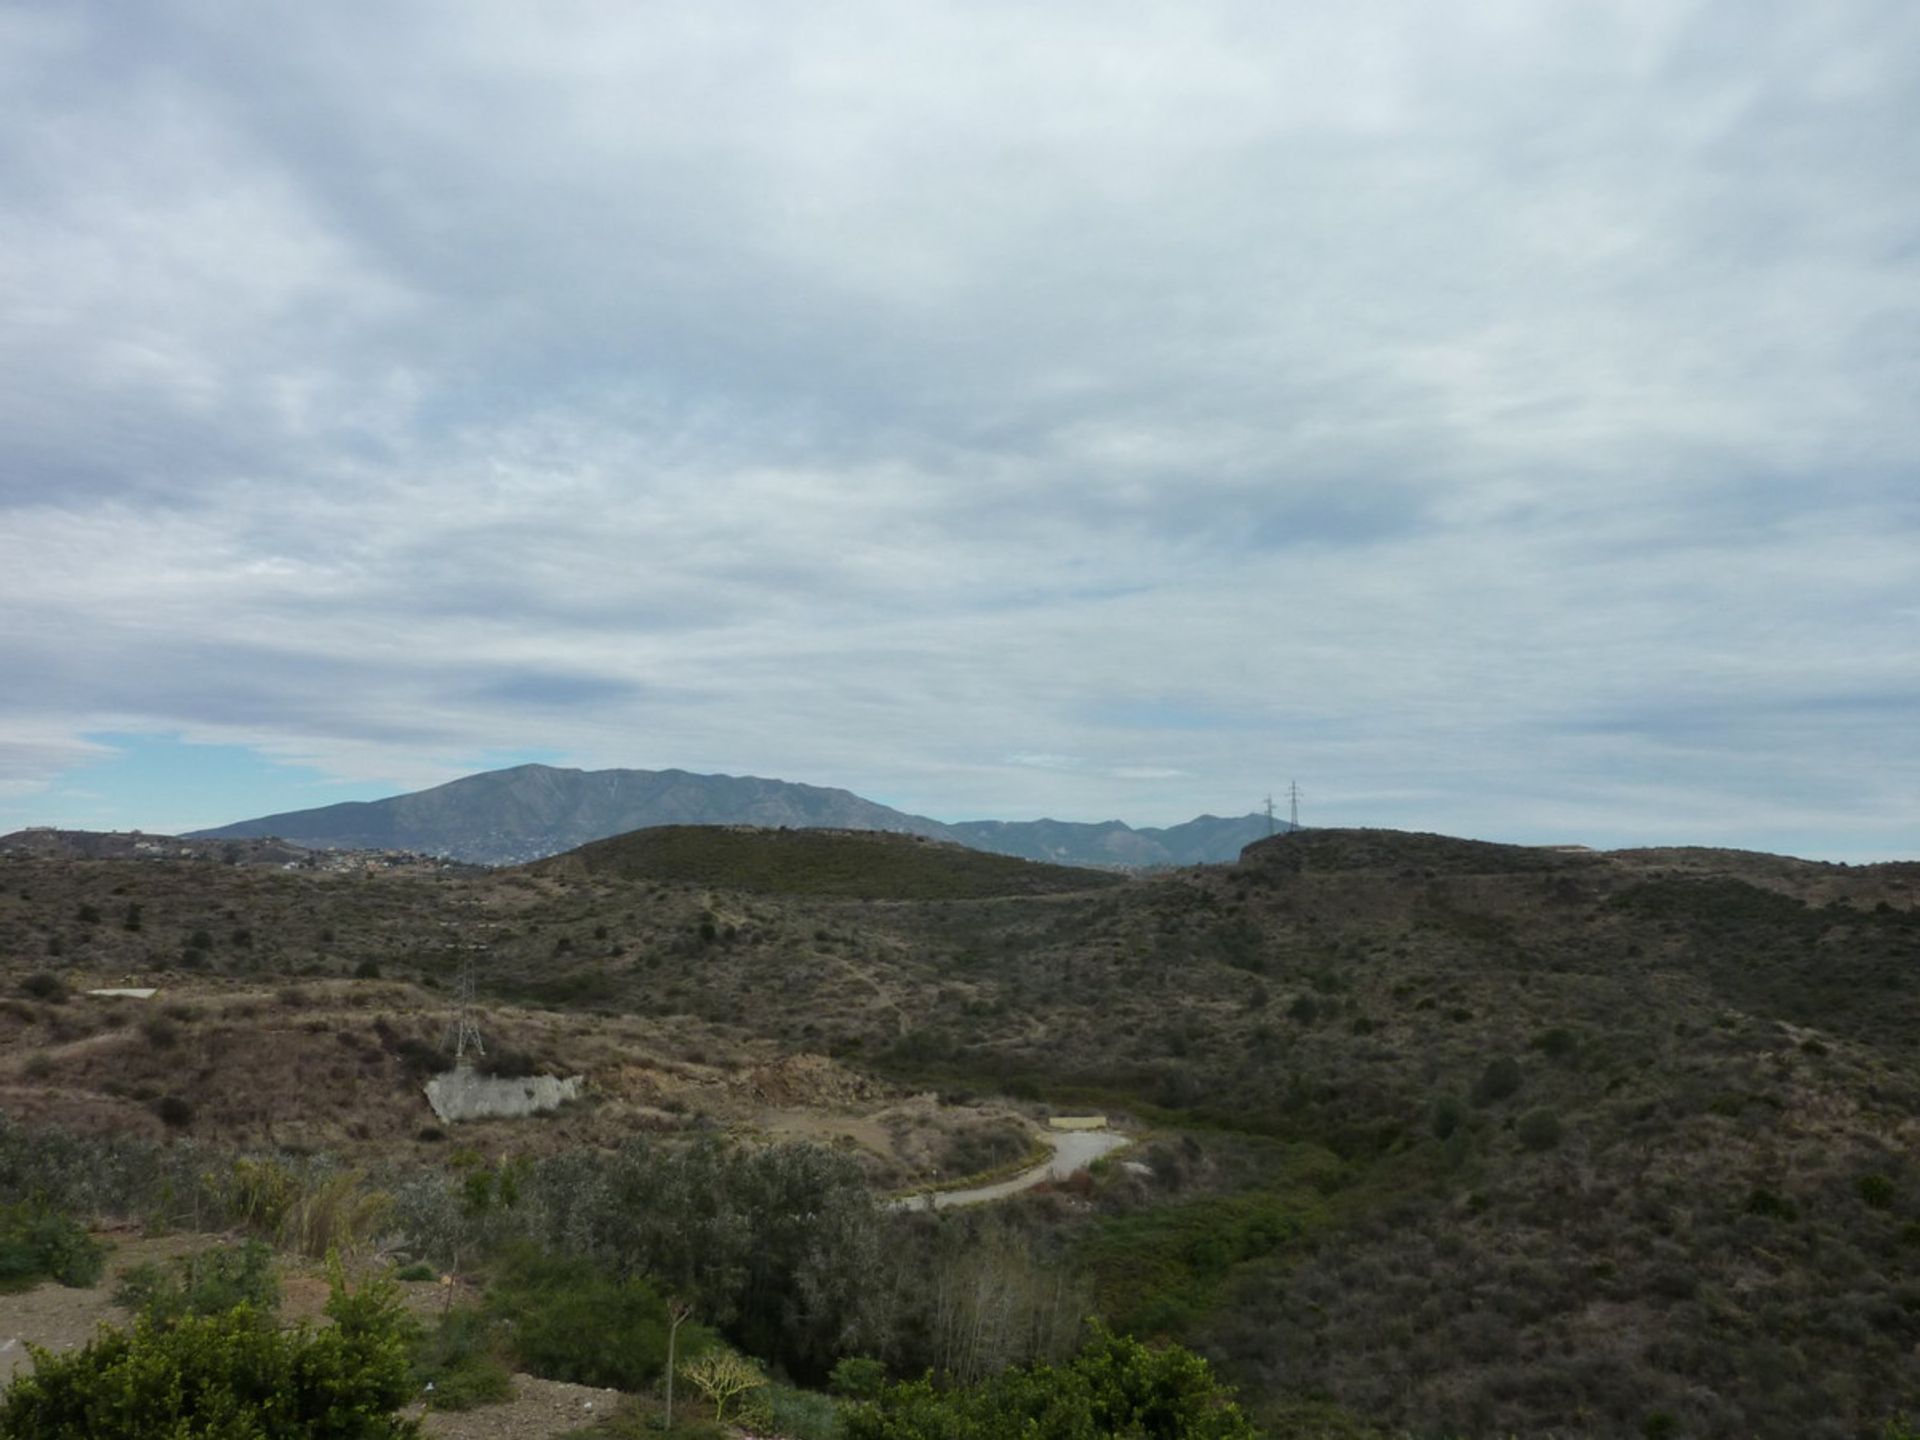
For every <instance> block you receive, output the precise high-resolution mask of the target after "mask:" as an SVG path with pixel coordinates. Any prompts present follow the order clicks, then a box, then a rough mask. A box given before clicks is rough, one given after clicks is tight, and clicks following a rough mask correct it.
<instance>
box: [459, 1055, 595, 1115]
mask: <svg viewBox="0 0 1920 1440" xmlns="http://www.w3.org/2000/svg"><path fill="white" fill-rule="evenodd" d="M584 1083H585V1079H584V1077H582V1076H579V1075H569V1076H568V1077H567V1078H566V1079H564V1080H562V1079H560V1078H559V1077H558V1076H556V1075H528V1076H525V1077H523V1078H521V1079H518V1080H506V1079H501V1078H500V1077H498V1076H490V1075H480V1074H477V1073H475V1071H474V1070H472V1069H471V1068H470V1067H463V1068H462V1069H459V1070H449V1071H447V1072H446V1073H445V1074H444V1075H436V1076H434V1077H433V1078H432V1079H431V1080H429V1081H428V1082H427V1103H428V1104H429V1105H431V1106H433V1113H434V1114H436V1115H438V1116H439V1117H440V1118H441V1119H442V1120H443V1121H445V1122H447V1123H448V1124H452V1123H453V1122H454V1121H456V1120H493V1119H502V1118H504V1119H514V1118H517V1117H518V1116H522V1115H538V1114H539V1113H541V1112H542V1111H543V1110H557V1109H559V1108H560V1106H561V1105H563V1104H565V1103H566V1102H567V1101H569V1100H578V1099H579V1098H580V1087H581V1085H583V1084H584Z"/></svg>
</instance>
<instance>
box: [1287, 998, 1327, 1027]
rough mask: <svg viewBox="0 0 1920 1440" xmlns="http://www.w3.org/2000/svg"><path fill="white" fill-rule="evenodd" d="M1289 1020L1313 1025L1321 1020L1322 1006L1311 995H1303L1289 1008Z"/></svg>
mask: <svg viewBox="0 0 1920 1440" xmlns="http://www.w3.org/2000/svg"><path fill="white" fill-rule="evenodd" d="M1287 1018H1288V1019H1289V1020H1297V1021H1299V1022H1300V1023H1301V1024H1302V1025H1311V1024H1313V1022H1314V1021H1315V1020H1318V1019H1319V1018H1320V1004H1319V1002H1318V1001H1317V1000H1315V999H1314V998H1313V997H1312V996H1311V995H1302V996H1301V997H1300V998H1299V999H1297V1000H1295V1001H1294V1002H1293V1004H1291V1005H1289V1006H1288V1007H1287Z"/></svg>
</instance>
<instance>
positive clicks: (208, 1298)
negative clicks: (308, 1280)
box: [113, 1240, 280, 1325]
mask: <svg viewBox="0 0 1920 1440" xmlns="http://www.w3.org/2000/svg"><path fill="white" fill-rule="evenodd" d="M113 1298H114V1302H115V1303H116V1304H119V1305H123V1306H125V1307H126V1308H127V1309H129V1310H132V1311H136V1312H137V1313H138V1314H139V1315H140V1316H141V1317H142V1318H144V1319H147V1320H151V1321H154V1322H155V1323H157V1324H163V1325H164V1324H171V1323H173V1322H175V1321H177V1320H182V1319H184V1318H186V1317H187V1316H189V1315H200V1316H206V1315H223V1314H225V1313H226V1312H227V1311H229V1310H231V1309H233V1308H234V1307H235V1306H237V1305H246V1306H250V1307H251V1308H252V1309H254V1310H256V1311H258V1312H260V1313H261V1314H263V1315H264V1314H271V1313H272V1312H273V1311H274V1310H275V1309H277V1308H278V1307H279V1304H280V1278H279V1276H278V1275H276V1274H275V1273H274V1268H273V1251H271V1250H269V1249H268V1248H267V1247H266V1246H265V1245H263V1244H261V1243H260V1242H259V1241H258V1240H249V1241H247V1243H246V1244H244V1245H240V1246H237V1247H236V1246H227V1247H223V1248H221V1249H217V1250H205V1251H202V1252H201V1253H200V1254H198V1255H185V1256H182V1257H181V1258H180V1259H178V1260H175V1261H174V1262H173V1264H172V1265H171V1266H169V1267H168V1268H167V1269H165V1270H162V1269H161V1268H160V1267H159V1266H158V1265H151V1264H149V1265H140V1266H136V1267H135V1268H134V1269H132V1270H129V1271H128V1272H127V1273H126V1275H125V1276H124V1277H122V1279H121V1281H120V1286H119V1288H118V1289H117V1290H115V1291H114V1294H113Z"/></svg>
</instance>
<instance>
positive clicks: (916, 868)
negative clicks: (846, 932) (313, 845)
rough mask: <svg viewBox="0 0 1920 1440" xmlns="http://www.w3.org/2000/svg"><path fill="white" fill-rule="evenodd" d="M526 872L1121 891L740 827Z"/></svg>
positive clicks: (878, 845)
mask: <svg viewBox="0 0 1920 1440" xmlns="http://www.w3.org/2000/svg"><path fill="white" fill-rule="evenodd" d="M529 868H531V869H534V870H536V871H542V872H546V873H549V874H565V873H569V872H572V873H576V874H577V873H585V874H588V875H596V876H607V877H618V878H620V879H627V880H673V881H679V882H682V883H687V884H696V885H711V886H714V887H716V888H718V889H726V890H754V891H760V892H762V893H766V894H774V895H820V896H837V897H840V898H843V899H853V900H986V899H993V898H997V897H1000V896H1007V895H1051V894H1063V893H1067V892H1071V891H1076V890H1093V889H1098V888H1100V887H1103V886H1111V885H1123V884H1125V883H1126V881H1125V880H1124V879H1122V878H1121V877H1119V876H1117V875H1112V874H1109V873H1107V872H1105V871H1100V870H1087V869H1080V868H1076V867H1073V866H1067V865H1043V864H1038V863H1036V862H1034V861H1031V860H1016V859H1014V858H1012V857H1011V856H1007V855H990V854H987V853H986V852H985V851H981V850H969V849H967V848H965V847H964V846H961V845H949V844H945V843H943V842H941V841H937V840H928V839H926V838H924V837H923V836H919V835H902V834H893V833H889V832H883V831H875V830H768V829H762V828H759V827H755V826H749V825H660V826H655V827H652V828H649V829H646V830H634V831H631V832H629V833H628V834H625V835H615V836H613V837H612V838H611V839H607V840H596V841H594V842H593V843H592V844H590V845H582V846H581V847H580V848H579V849H578V850H570V851H568V852H567V853H566V854H565V855H557V856H555V857H554V858H553V859H551V860H542V861H539V862H538V863H537V864H535V865H533V866H531V867H529Z"/></svg>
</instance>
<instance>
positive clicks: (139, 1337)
mask: <svg viewBox="0 0 1920 1440" xmlns="http://www.w3.org/2000/svg"><path fill="white" fill-rule="evenodd" d="M327 1314H328V1315H329V1316H330V1317H331V1318H332V1319H333V1322H334V1323H333V1324H332V1325H331V1326H327V1327H324V1328H320V1329H314V1328H311V1327H309V1326H306V1325H301V1326H297V1327H295V1328H293V1329H291V1330H281V1329H279V1328H278V1327H277V1326H276V1325H275V1324H274V1323H273V1322H272V1320H271V1319H269V1318H268V1317H267V1316H265V1315H264V1314H262V1312H260V1311H258V1310H256V1309H254V1308H253V1307H252V1306H250V1305H240V1306H236V1307H235V1308H234V1309H232V1310H229V1311H226V1312H225V1313H223V1314H219V1315H186V1316H182V1317H180V1318H178V1319H175V1320H172V1321H167V1320H162V1319H159V1318H155V1317H152V1316H142V1317H141V1318H139V1319H138V1320H136V1321H135V1322H134V1326H133V1328H132V1329H131V1330H127V1331H122V1330H104V1331H102V1332H101V1334H100V1336H99V1338H98V1339H96V1340H94V1341H93V1342H92V1343H91V1344H89V1345H88V1346H87V1347H86V1348H85V1349H82V1350H77V1351H73V1352H71V1353H69V1354H64V1355H53V1354H50V1353H48V1352H47V1351H44V1350H40V1349H38V1348H37V1347H35V1348H34V1350H33V1358H34V1370H33V1372H32V1373H31V1374H27V1375H22V1376H20V1377H19V1378H18V1379H16V1380H15V1381H14V1382H13V1384H12V1385H11V1386H10V1387H9V1388H8V1390H7V1391H6V1393H5V1396H4V1397H3V1398H0V1440H151V1437H155V1436H165V1437H167V1440H263V1437H267V1436H272V1437H275V1440H400V1437H412V1436H416V1435H418V1434H419V1433H420V1431H419V1426H418V1424H417V1423H416V1422H414V1421H410V1420H403V1419H401V1418H399V1417H398V1416H397V1415H395V1413H394V1412H395V1411H396V1410H397V1409H398V1408H399V1407H400V1406H401V1405H402V1404H403V1403H404V1402H405V1401H406V1400H407V1399H408V1397H409V1395H410V1393H411V1389H412V1386H411V1384H410V1382H409V1379H408V1367H407V1357H408V1349H409V1343H410V1339H411V1334H412V1323H411V1322H410V1321H409V1320H408V1319H407V1318H406V1316H405V1314H404V1313H403V1312H402V1311H401V1310H400V1308H399V1305H398V1302H397V1301H396V1299H395V1297H394V1293H393V1290H392V1287H391V1286H389V1285H381V1284H374V1285H369V1286H367V1287H365V1288H363V1289H362V1290H360V1291H358V1292H349V1291H348V1290H347V1288H346V1286H345V1284H344V1282H343V1281H342V1280H341V1278H340V1276H339V1274H338V1271H337V1270H336V1273H335V1277H334V1290H333V1296H332V1298H331V1300H329V1302H328V1304H327Z"/></svg>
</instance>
